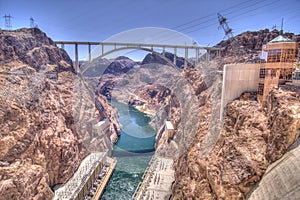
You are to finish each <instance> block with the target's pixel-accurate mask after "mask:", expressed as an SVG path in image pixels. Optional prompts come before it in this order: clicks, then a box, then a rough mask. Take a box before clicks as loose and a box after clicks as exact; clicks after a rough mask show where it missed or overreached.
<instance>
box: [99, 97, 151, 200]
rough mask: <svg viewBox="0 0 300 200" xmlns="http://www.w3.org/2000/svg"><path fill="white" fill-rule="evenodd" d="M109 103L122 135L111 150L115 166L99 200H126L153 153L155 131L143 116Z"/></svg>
mask: <svg viewBox="0 0 300 200" xmlns="http://www.w3.org/2000/svg"><path fill="white" fill-rule="evenodd" d="M111 103H112V104H113V105H114V106H115V107H116V108H117V109H118V112H119V121H120V123H121V124H122V132H121V136H120V137H119V140H118V142H117V144H116V145H115V147H114V150H113V156H115V157H116V158H117V161H118V163H117V166H116V169H115V171H114V173H113V175H112V177H111V179H110V181H109V183H108V185H107V187H106V190H105V192H104V194H103V196H102V198H101V199H102V200H115V199H122V200H129V199H131V197H132V195H133V193H134V191H135V189H136V187H137V186H138V184H139V182H141V181H142V176H143V174H144V172H145V170H146V168H147V167H148V163H149V161H150V159H151V157H152V154H153V153H154V144H155V131H154V129H153V128H152V127H151V126H150V125H149V124H148V123H149V122H150V118H149V117H148V116H147V115H145V114H144V113H142V112H140V111H138V110H137V109H135V108H133V107H130V106H127V105H126V104H122V103H119V102H117V101H112V102H111Z"/></svg>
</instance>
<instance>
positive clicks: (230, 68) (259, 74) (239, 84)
mask: <svg viewBox="0 0 300 200" xmlns="http://www.w3.org/2000/svg"><path fill="white" fill-rule="evenodd" d="M281 33H282V32H281ZM298 48H299V47H298V43H297V42H294V41H292V40H290V39H288V38H286V37H283V36H282V34H280V35H279V36H278V37H276V38H275V39H273V40H271V41H270V42H268V43H267V44H266V45H264V46H263V48H262V58H263V59H262V61H261V62H259V63H236V64H228V65H225V66H224V70H223V86H222V98H221V111H220V113H221V114H220V119H222V118H223V114H224V108H225V107H226V105H227V103H229V102H231V101H232V100H234V99H236V98H238V97H240V95H241V94H242V93H243V92H257V100H258V101H259V103H260V104H261V105H262V106H265V104H266V99H267V96H268V94H269V92H270V91H271V90H272V89H273V88H275V87H278V86H279V85H280V84H286V83H290V84H293V85H298V83H296V81H298V80H297V79H300V78H297V77H298V73H299V72H298V71H297V68H296V66H297V59H298V58H299V55H298V54H299V49H298ZM299 77H300V76H299Z"/></svg>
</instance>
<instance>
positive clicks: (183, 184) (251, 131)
mask: <svg viewBox="0 0 300 200" xmlns="http://www.w3.org/2000/svg"><path fill="white" fill-rule="evenodd" d="M293 90H294V91H293ZM293 90H292V89H291V88H280V89H274V90H273V91H272V92H271V93H270V95H269V97H268V105H269V106H268V109H267V111H265V110H263V109H262V108H260V107H259V104H258V102H257V101H255V100H253V98H249V96H251V95H249V94H245V95H243V96H242V97H241V98H240V99H239V100H235V101H233V102H232V103H230V104H228V105H227V116H226V118H225V122H224V126H223V128H222V131H221V134H220V136H219V138H218V141H217V143H216V145H215V146H214V148H213V149H212V150H211V151H210V152H209V153H208V154H206V155H204V156H202V157H201V156H200V151H201V149H202V148H203V147H201V144H202V143H201V142H202V141H203V138H204V135H205V134H206V133H207V122H205V121H204V122H202V125H201V127H200V128H199V130H198V133H197V136H196V138H195V140H194V143H193V145H192V146H191V148H190V149H189V151H188V152H187V153H186V154H184V155H183V156H182V157H181V158H180V159H179V160H177V162H176V164H175V171H176V183H175V184H174V185H173V198H172V199H189V198H193V199H244V198H245V197H246V195H247V193H249V191H250V190H251V189H252V188H253V187H254V186H255V184H256V183H258V182H259V181H260V179H261V177H262V176H263V174H264V173H265V170H266V168H267V167H268V165H270V163H272V162H274V161H275V160H277V159H279V158H280V157H281V156H282V155H283V154H284V153H285V152H286V151H287V149H288V147H289V146H290V145H291V144H293V142H295V141H296V140H297V139H298V138H299V135H300V131H299V130H300V121H299V117H298V118H297V117H296V114H297V113H298V115H299V113H300V110H299V109H300V103H299V97H300V91H299V89H298V90H297V89H295V88H294V89H293ZM247 96H248V97H247ZM209 104H210V102H209V101H207V102H206V104H205V106H204V107H203V109H201V115H202V116H205V115H206V116H208V118H209V115H210V111H209Z"/></svg>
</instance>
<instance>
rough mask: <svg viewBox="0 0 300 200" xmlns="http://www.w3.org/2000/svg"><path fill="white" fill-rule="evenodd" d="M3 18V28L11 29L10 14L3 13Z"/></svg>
mask: <svg viewBox="0 0 300 200" xmlns="http://www.w3.org/2000/svg"><path fill="white" fill-rule="evenodd" d="M3 18H4V20H5V28H6V29H8V30H11V29H12V24H11V19H12V16H11V15H10V14H9V15H6V14H5V15H4V16H3Z"/></svg>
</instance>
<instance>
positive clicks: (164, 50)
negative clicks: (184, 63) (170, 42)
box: [162, 47, 166, 57]
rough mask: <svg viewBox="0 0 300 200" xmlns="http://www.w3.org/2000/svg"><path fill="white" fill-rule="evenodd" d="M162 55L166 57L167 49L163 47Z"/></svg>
mask: <svg viewBox="0 0 300 200" xmlns="http://www.w3.org/2000/svg"><path fill="white" fill-rule="evenodd" d="M162 55H163V57H165V55H166V48H165V47H163V52H162Z"/></svg>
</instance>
